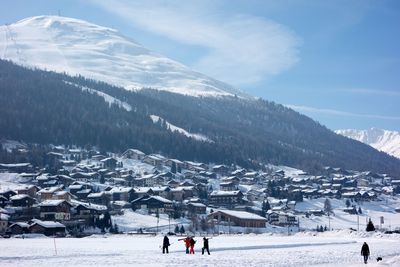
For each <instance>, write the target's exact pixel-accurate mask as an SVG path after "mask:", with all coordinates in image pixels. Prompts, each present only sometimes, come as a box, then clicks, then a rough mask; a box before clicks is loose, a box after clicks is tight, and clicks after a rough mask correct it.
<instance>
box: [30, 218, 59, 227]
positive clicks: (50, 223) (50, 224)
mask: <svg viewBox="0 0 400 267" xmlns="http://www.w3.org/2000/svg"><path fill="white" fill-rule="evenodd" d="M32 221H33V224H31V227H32V226H33V225H35V224H38V225H40V226H43V227H45V228H59V227H63V228H65V225H64V224H62V223H59V222H53V221H41V220H38V219H33V220H32Z"/></svg>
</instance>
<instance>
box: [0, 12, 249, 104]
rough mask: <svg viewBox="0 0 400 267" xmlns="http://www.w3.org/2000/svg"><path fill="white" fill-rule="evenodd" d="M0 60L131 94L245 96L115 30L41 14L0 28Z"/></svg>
mask: <svg viewBox="0 0 400 267" xmlns="http://www.w3.org/2000/svg"><path fill="white" fill-rule="evenodd" d="M0 58H2V59H8V60H12V61H13V62H15V63H17V64H21V65H24V66H31V67H32V66H34V67H38V68H40V69H47V70H53V71H57V72H64V71H65V72H67V73H68V74H71V75H76V74H81V75H83V76H85V77H87V78H92V79H95V80H100V81H104V82H107V83H110V84H113V85H118V86H122V87H125V88H126V89H128V90H135V89H141V88H146V87H147V88H153V89H159V90H167V91H171V92H175V93H180V94H185V95H192V96H223V95H235V94H236V95H238V96H243V97H246V96H245V94H243V93H242V92H240V91H238V90H236V89H234V88H233V87H232V86H230V85H228V84H225V83H223V82H220V81H217V80H215V79H212V78H210V77H207V76H206V75H203V74H201V73H198V72H195V71H193V70H191V69H189V68H188V67H186V66H184V65H182V64H180V63H178V62H176V61H173V60H171V59H169V58H166V57H163V56H161V55H158V54H156V53H154V52H152V51H150V50H148V49H146V48H144V47H143V46H141V45H139V44H138V43H136V42H134V41H133V40H131V39H129V38H127V37H125V36H123V35H121V34H120V33H119V32H118V31H116V30H114V29H110V28H105V27H101V26H98V25H95V24H91V23H89V22H86V21H82V20H78V19H73V18H66V17H58V16H37V17H31V18H26V19H23V20H21V21H18V22H16V23H13V24H10V25H3V26H0Z"/></svg>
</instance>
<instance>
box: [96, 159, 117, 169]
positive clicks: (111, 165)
mask: <svg viewBox="0 0 400 267" xmlns="http://www.w3.org/2000/svg"><path fill="white" fill-rule="evenodd" d="M100 162H101V163H102V165H103V168H107V169H110V170H114V169H115V168H116V167H117V160H116V159H114V158H111V157H110V158H105V159H102V160H100Z"/></svg>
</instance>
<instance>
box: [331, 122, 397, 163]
mask: <svg viewBox="0 0 400 267" xmlns="http://www.w3.org/2000/svg"><path fill="white" fill-rule="evenodd" d="M335 132H336V133H337V134H341V135H343V136H346V137H349V138H352V139H354V140H357V141H360V142H363V143H364V144H367V145H370V146H372V147H373V148H376V149H377V150H380V151H383V152H386V153H388V154H389V155H392V156H395V157H397V158H400V133H399V132H396V131H388V130H382V129H377V128H371V129H368V130H355V129H345V130H336V131H335Z"/></svg>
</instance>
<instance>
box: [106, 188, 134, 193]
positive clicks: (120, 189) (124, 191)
mask: <svg viewBox="0 0 400 267" xmlns="http://www.w3.org/2000/svg"><path fill="white" fill-rule="evenodd" d="M131 190H133V188H132V187H113V188H112V189H111V190H110V193H129V192H130V191H131Z"/></svg>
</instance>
